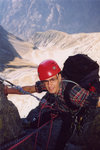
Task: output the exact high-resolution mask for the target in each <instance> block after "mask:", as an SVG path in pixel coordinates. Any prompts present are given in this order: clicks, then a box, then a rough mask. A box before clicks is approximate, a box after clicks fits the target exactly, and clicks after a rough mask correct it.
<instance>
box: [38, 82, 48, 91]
mask: <svg viewBox="0 0 100 150" xmlns="http://www.w3.org/2000/svg"><path fill="white" fill-rule="evenodd" d="M35 89H36V92H38V93H41V92H43V91H47V90H46V87H45V85H44V83H43V82H41V81H37V82H36V83H35Z"/></svg>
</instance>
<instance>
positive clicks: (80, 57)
mask: <svg viewBox="0 0 100 150" xmlns="http://www.w3.org/2000/svg"><path fill="white" fill-rule="evenodd" d="M62 77H63V78H64V79H66V80H71V81H74V82H76V83H78V84H79V85H80V86H81V87H83V88H85V89H86V90H90V91H93V92H94V91H95V90H96V91H97V92H100V82H99V65H98V63H97V62H96V61H94V60H92V59H91V58H90V57H89V56H87V55H85V54H76V55H74V56H69V57H68V59H67V60H66V61H65V62H64V67H63V69H62Z"/></svg>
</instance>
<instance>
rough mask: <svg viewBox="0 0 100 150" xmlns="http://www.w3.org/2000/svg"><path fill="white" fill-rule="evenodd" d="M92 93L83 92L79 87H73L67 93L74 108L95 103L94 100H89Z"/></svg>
mask: <svg viewBox="0 0 100 150" xmlns="http://www.w3.org/2000/svg"><path fill="white" fill-rule="evenodd" d="M92 95H93V93H91V92H89V91H87V90H85V89H84V88H82V87H80V86H79V85H75V86H73V87H72V89H71V90H70V93H69V97H70V100H71V102H72V103H73V104H75V105H76V106H80V107H83V106H85V105H87V104H89V103H92V104H93V102H95V103H96V102H97V101H95V99H91V97H92Z"/></svg>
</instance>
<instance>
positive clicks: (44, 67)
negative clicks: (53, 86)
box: [38, 59, 61, 80]
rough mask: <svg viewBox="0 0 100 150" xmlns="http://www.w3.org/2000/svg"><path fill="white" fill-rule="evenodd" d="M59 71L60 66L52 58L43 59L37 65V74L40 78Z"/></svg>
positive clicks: (50, 75) (48, 76) (42, 78)
mask: <svg viewBox="0 0 100 150" xmlns="http://www.w3.org/2000/svg"><path fill="white" fill-rule="evenodd" d="M60 71H61V69H60V67H59V66H58V64H57V63H56V62H55V61H54V60H51V59H50V60H45V61H43V62H41V63H40V65H39V67H38V74H39V78H40V80H46V79H48V78H50V77H53V76H54V75H56V74H58V73H59V72H60Z"/></svg>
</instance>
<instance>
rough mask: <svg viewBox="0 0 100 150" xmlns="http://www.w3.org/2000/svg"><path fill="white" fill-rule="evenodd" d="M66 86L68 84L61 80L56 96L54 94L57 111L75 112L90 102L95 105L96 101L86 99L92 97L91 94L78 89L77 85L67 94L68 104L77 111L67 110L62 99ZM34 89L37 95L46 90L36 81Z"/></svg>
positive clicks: (67, 107)
mask: <svg viewBox="0 0 100 150" xmlns="http://www.w3.org/2000/svg"><path fill="white" fill-rule="evenodd" d="M39 82H40V83H39ZM68 84H69V83H68V82H64V81H63V80H62V82H61V84H60V89H59V92H58V93H57V94H54V95H55V98H56V104H57V107H58V109H59V110H61V111H64V112H69V111H71V112H72V111H75V112H76V111H77V110H78V109H79V107H83V106H85V105H88V104H89V103H90V102H92V103H93V105H96V103H97V101H95V100H94V99H93V100H92V101H91V100H90V98H89V99H88V97H90V96H92V95H93V92H90V91H87V90H85V89H84V88H82V87H80V86H79V85H73V87H72V88H71V90H70V92H69V99H70V102H71V103H72V104H74V105H75V106H76V108H77V109H76V110H72V109H71V108H69V106H68V105H67V103H66V100H65V98H64V91H65V88H66V86H68ZM36 89H37V92H39V93H40V92H42V91H46V88H45V86H44V84H43V83H42V82H41V81H38V84H36Z"/></svg>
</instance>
